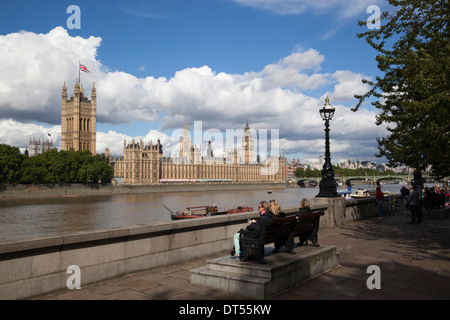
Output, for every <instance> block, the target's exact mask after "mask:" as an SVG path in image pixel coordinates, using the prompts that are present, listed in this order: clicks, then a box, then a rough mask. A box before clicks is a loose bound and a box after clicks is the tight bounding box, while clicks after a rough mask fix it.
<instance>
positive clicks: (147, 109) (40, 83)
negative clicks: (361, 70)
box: [0, 27, 384, 158]
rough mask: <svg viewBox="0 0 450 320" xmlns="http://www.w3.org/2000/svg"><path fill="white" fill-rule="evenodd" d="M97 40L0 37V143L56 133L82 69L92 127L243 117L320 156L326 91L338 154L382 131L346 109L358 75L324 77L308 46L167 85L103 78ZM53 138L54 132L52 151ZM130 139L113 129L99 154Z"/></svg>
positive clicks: (359, 88) (164, 139)
mask: <svg viewBox="0 0 450 320" xmlns="http://www.w3.org/2000/svg"><path fill="white" fill-rule="evenodd" d="M101 41H102V39H101V38H96V37H90V38H88V39H84V38H81V37H71V36H70V35H69V34H68V33H67V31H66V30H65V29H63V28H62V27H57V28H55V29H53V30H51V31H50V32H49V33H47V34H35V33H32V32H20V33H13V34H8V35H5V36H0V56H1V57H2V59H0V69H1V70H2V73H0V119H11V120H3V121H2V122H1V124H2V125H1V127H0V143H8V144H11V145H20V146H27V145H28V140H29V138H30V135H32V132H34V131H33V130H35V131H37V132H40V133H44V132H45V131H46V130H47V128H46V127H44V126H40V125H38V126H37V127H36V125H34V124H30V123H44V124H48V126H49V127H51V128H52V130H56V129H55V128H59V124H60V121H61V119H60V108H61V89H62V86H63V83H64V81H67V87H68V94H69V96H70V95H71V94H72V93H73V86H74V82H75V79H74V75H75V74H77V73H76V72H77V71H78V61H81V62H82V63H83V64H85V65H86V66H87V67H88V68H89V70H90V71H91V72H90V73H81V78H82V84H83V87H85V93H86V94H87V95H88V96H89V93H90V88H91V86H92V83H93V82H94V81H95V86H96V88H97V114H98V117H97V122H98V123H111V124H118V125H119V124H123V123H127V122H133V121H136V120H138V121H140V122H143V121H144V122H145V121H147V122H154V121H159V122H160V123H161V128H160V129H161V130H168V129H175V128H182V127H183V125H184V117H187V120H188V124H189V125H192V124H193V121H194V120H202V121H203V129H204V130H207V129H209V128H216V129H218V130H221V131H222V132H225V130H226V129H238V128H243V127H244V126H245V122H246V119H249V122H250V126H251V127H252V128H254V129H256V130H258V129H263V128H264V129H269V130H270V129H279V130H280V138H282V139H284V140H283V141H284V144H280V147H281V148H284V152H294V153H295V152H298V150H297V151H296V150H295V149H296V148H301V149H305V150H307V151H308V152H311V153H315V154H319V153H321V152H322V148H317V147H314V144H315V143H312V144H311V142H312V141H316V140H317V141H323V123H322V120H321V119H320V116H319V113H318V109H319V108H320V107H321V106H322V104H323V99H324V95H323V92H327V91H328V92H331V93H330V98H331V101H332V103H333V105H335V104H337V105H338V106H339V110H337V111H336V119H334V120H333V124H332V130H333V133H334V134H336V136H333V138H334V139H336V140H337V141H340V142H341V143H340V145H341V147H339V148H340V149H339V150H350V149H355V150H358V148H362V146H360V145H359V142H358V139H360V137H361V132H363V135H365V136H369V135H372V139H373V141H374V142H373V143H374V144H375V143H376V142H375V137H376V136H379V135H380V134H382V132H383V130H384V129H383V128H380V127H376V126H375V124H374V117H375V114H374V113H373V112H369V111H367V110H365V111H362V110H360V111H359V112H358V113H353V112H351V111H350V110H349V108H347V107H344V105H345V103H346V102H348V101H349V100H352V99H353V95H354V94H355V93H362V92H363V91H364V90H365V89H366V87H365V86H364V85H363V84H362V83H361V79H362V78H363V75H360V74H355V73H353V72H351V71H349V70H337V71H333V73H331V74H330V73H322V72H321V64H322V63H323V61H324V60H325V57H324V56H323V55H322V54H320V53H319V52H318V51H317V50H315V49H312V48H311V49H308V50H303V51H296V52H293V53H291V54H289V55H287V56H286V57H284V58H280V59H279V60H278V61H277V62H274V63H271V64H268V65H266V67H265V68H263V69H262V70H260V71H257V72H248V73H244V74H227V73H216V72H214V71H213V70H212V69H211V68H210V67H209V66H202V67H200V68H186V69H183V70H180V71H178V72H176V73H175V75H174V76H173V77H172V78H170V79H166V78H164V77H160V78H154V77H146V78H139V77H137V76H135V75H132V74H129V73H126V72H121V71H111V70H109V69H108V68H107V67H106V66H104V65H103V64H102V63H101V61H100V59H99V57H98V56H97V49H98V48H99V46H100V44H101ZM314 90H315V91H316V92H317V91H319V90H321V93H320V97H316V96H314V95H313V94H312V92H313V91H314ZM339 104H340V105H339ZM19 132H20V133H19ZM59 134H60V133H58V135H56V133H55V136H54V141H55V144H56V142H57V141H58V140H57V139H59ZM142 135H144V136H142V138H143V139H144V141H145V143H148V141H149V139H151V138H150V137H151V136H154V137H155V138H154V139H153V142H156V139H157V138H156V137H158V138H160V139H161V143H162V144H163V145H164V148H165V149H166V148H167V149H170V148H171V147H173V144H174V143H173V141H171V140H170V139H169V137H168V136H167V135H166V134H164V133H160V132H156V131H149V132H147V133H145V132H142ZM131 138H132V137H129V136H128V135H126V134H124V133H119V132H115V131H109V132H107V133H106V132H97V152H98V153H101V152H103V151H104V150H105V148H106V147H108V148H109V149H110V152H111V153H112V154H118V153H122V152H123V140H124V139H127V141H128V140H130V141H131ZM134 138H135V139H137V137H134ZM344 139H345V143H344ZM308 141H309V146H308ZM347 141H351V142H349V143H347ZM364 143H366V142H364ZM283 145H284V146H285V147H283ZM333 148H338V146H334V147H333ZM346 148H347V149H346ZM302 151H303V150H302ZM342 152H345V151H342ZM344 158H345V156H344Z"/></svg>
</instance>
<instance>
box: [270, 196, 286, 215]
mask: <svg viewBox="0 0 450 320" xmlns="http://www.w3.org/2000/svg"><path fill="white" fill-rule="evenodd" d="M269 207H270V209H269V210H270V213H272V217H274V218H283V217H286V214H285V213H284V212H283V211H281V207H280V204H279V203H278V201H277V200H269Z"/></svg>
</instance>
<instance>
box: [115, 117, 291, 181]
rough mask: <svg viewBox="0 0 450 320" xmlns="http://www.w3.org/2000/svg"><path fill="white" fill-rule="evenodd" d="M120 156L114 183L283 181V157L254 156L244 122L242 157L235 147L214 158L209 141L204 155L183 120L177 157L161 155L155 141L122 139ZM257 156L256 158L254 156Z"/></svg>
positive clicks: (251, 141) (161, 151)
mask: <svg viewBox="0 0 450 320" xmlns="http://www.w3.org/2000/svg"><path fill="white" fill-rule="evenodd" d="M123 148H124V154H123V156H119V157H113V158H111V164H112V166H113V168H114V177H115V179H114V180H115V181H116V182H117V183H127V184H156V183H176V182H188V183H189V182H254V183H257V182H276V183H282V182H285V177H286V169H285V167H286V166H285V162H286V159H285V158H284V157H283V156H280V157H278V156H269V157H267V159H266V160H265V161H264V162H260V161H259V160H257V161H256V162H255V161H254V160H252V159H253V151H254V150H253V137H252V136H251V133H250V127H249V125H248V121H247V125H246V127H245V130H244V135H243V137H242V152H243V154H242V157H241V158H240V157H239V155H238V152H237V151H236V149H235V150H234V151H228V152H225V156H224V157H214V156H213V154H214V153H213V150H212V146H211V143H210V142H209V143H208V149H207V154H206V157H202V155H201V148H200V147H197V146H193V145H192V143H191V141H190V139H189V132H188V129H187V124H186V121H185V125H184V131H183V135H182V138H181V139H180V152H179V155H178V156H177V157H173V158H172V157H163V150H162V148H163V146H162V145H161V143H160V141H159V140H158V141H157V142H156V144H153V143H152V142H150V143H149V144H147V145H146V144H144V141H143V140H140V142H138V143H136V142H135V140H134V139H133V140H132V141H131V143H128V144H127V142H126V140H124V142H123ZM257 159H259V157H257Z"/></svg>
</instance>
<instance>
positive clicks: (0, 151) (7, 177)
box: [0, 144, 24, 184]
mask: <svg viewBox="0 0 450 320" xmlns="http://www.w3.org/2000/svg"><path fill="white" fill-rule="evenodd" d="M23 159H24V158H23V156H22V155H21V154H20V150H19V148H16V147H11V146H8V145H6V144H0V184H1V183H14V182H19V179H20V176H19V174H18V173H19V169H20V167H21V166H22V162H23Z"/></svg>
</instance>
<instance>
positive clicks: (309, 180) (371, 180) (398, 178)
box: [296, 174, 432, 186]
mask: <svg viewBox="0 0 450 320" xmlns="http://www.w3.org/2000/svg"><path fill="white" fill-rule="evenodd" d="M321 178H322V177H320V176H319V177H315V178H314V177H304V178H297V179H296V180H297V184H301V183H303V184H309V185H313V186H314V185H316V184H318V183H319V182H320V180H321ZM422 178H423V179H429V178H431V179H432V177H431V176H429V175H422ZM413 179H414V176H413V175H406V174H403V175H402V174H398V175H382V176H366V175H364V176H348V177H346V176H335V177H334V180H336V181H337V182H342V185H347V184H348V183H351V182H352V181H367V184H371V185H373V186H376V185H378V184H379V183H380V182H381V181H383V180H386V181H394V182H402V181H404V182H405V184H406V185H411V183H412V181H413Z"/></svg>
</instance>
